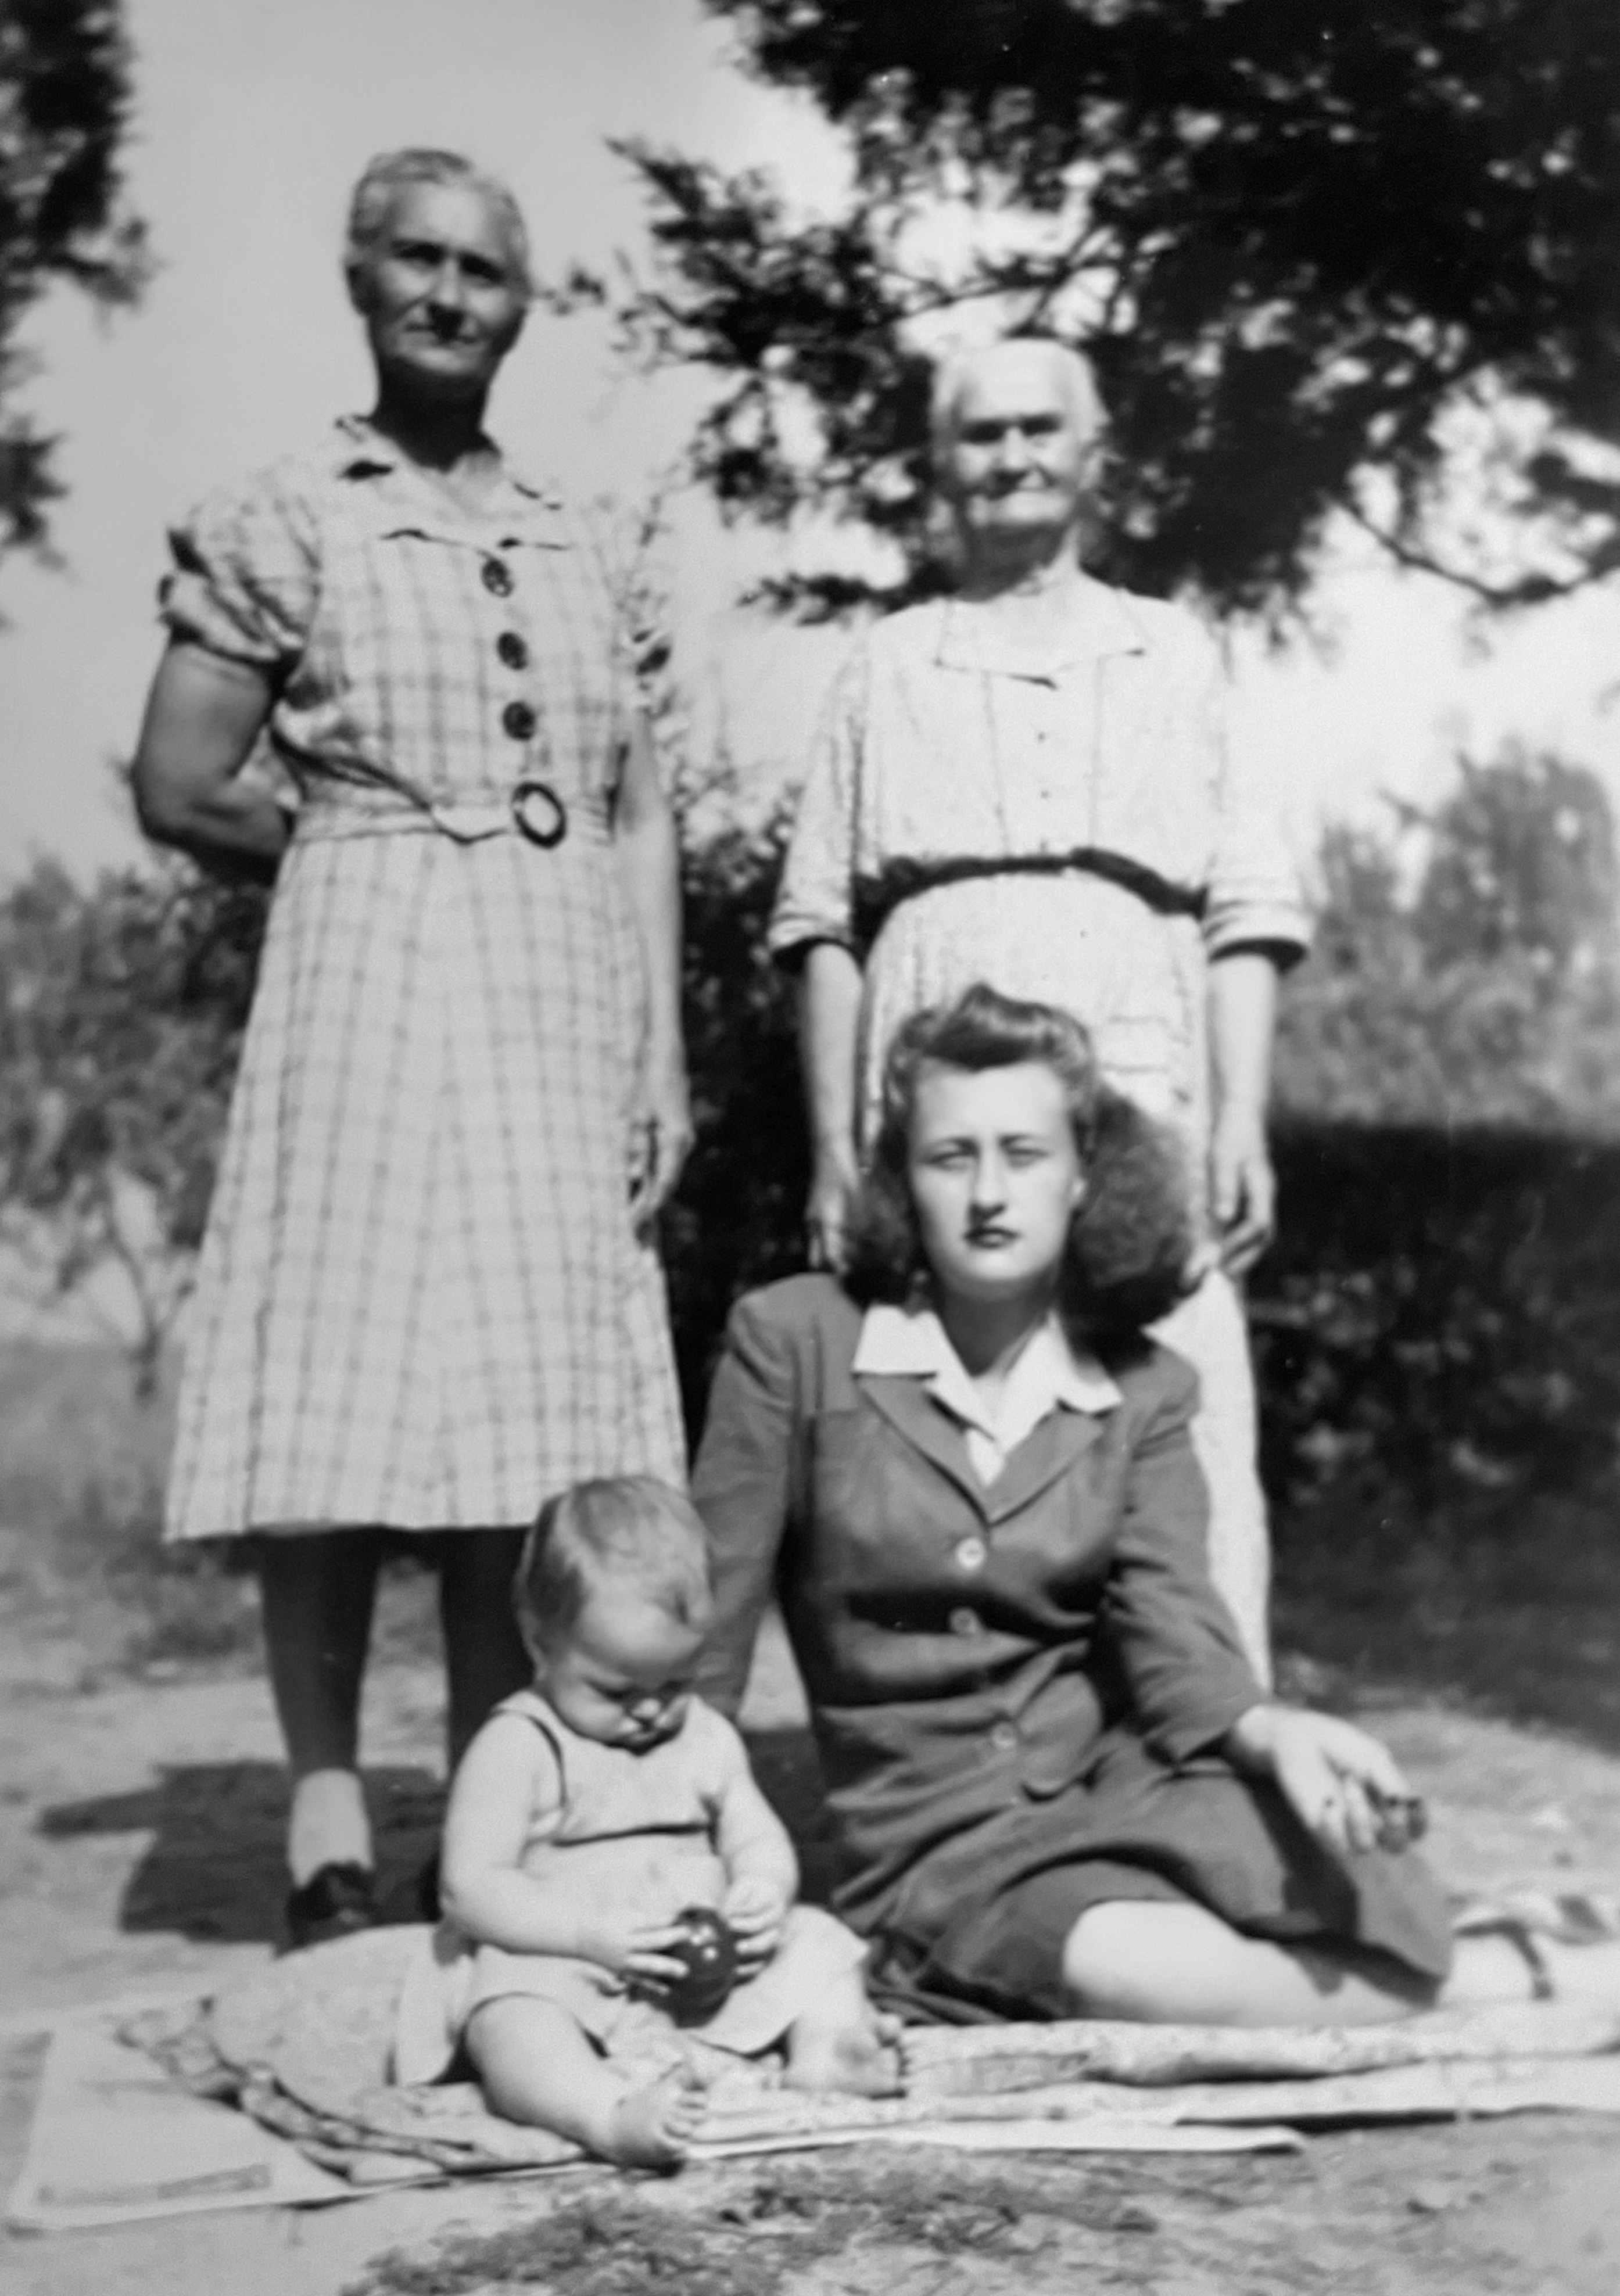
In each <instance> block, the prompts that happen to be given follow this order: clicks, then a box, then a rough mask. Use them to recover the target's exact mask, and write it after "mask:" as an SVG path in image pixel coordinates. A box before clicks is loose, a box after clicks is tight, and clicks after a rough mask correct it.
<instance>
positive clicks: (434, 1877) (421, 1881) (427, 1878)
mask: <svg viewBox="0 0 1620 2296" xmlns="http://www.w3.org/2000/svg"><path fill="white" fill-rule="evenodd" d="M441 1910H442V1909H441V1907H440V1903H439V1852H438V1851H437V1850H436V1849H435V1850H434V1852H433V1854H432V1857H430V1858H429V1859H428V1861H427V1864H426V1865H425V1866H424V1867H423V1869H422V1871H421V1873H420V1874H417V1876H416V1911H417V1913H418V1914H419V1915H421V1916H422V1919H423V1920H424V1922H436V1921H437V1920H438V1919H439V1915H440V1911H441Z"/></svg>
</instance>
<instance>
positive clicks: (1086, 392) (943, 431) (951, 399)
mask: <svg viewBox="0 0 1620 2296" xmlns="http://www.w3.org/2000/svg"><path fill="white" fill-rule="evenodd" d="M1020 344H1024V345H1028V346H1029V347H1030V348H1033V349H1037V350H1040V351H1044V352H1045V354H1046V357H1047V361H1048V365H1049V366H1050V367H1051V370H1052V373H1053V375H1054V376H1055V377H1056V379H1057V388H1058V389H1059V391H1060V392H1061V394H1062V396H1063V399H1064V403H1065V406H1067V408H1068V410H1069V413H1070V414H1071V415H1072V416H1073V420H1074V423H1075V427H1076V428H1077V429H1078V430H1081V431H1096V430H1101V428H1102V426H1103V424H1104V423H1105V422H1106V420H1107V410H1106V408H1105V406H1104V405H1103V395H1102V392H1101V391H1100V390H1099V389H1098V383H1097V370H1096V369H1095V368H1094V367H1093V365H1092V364H1091V362H1090V359H1089V358H1088V357H1086V355H1085V353H1084V351H1077V350H1076V349H1074V348H1073V345H1072V344H1069V343H1060V342H1059V341H1057V339H1056V337H1055V336H1052V335H1003V336H1001V337H1000V338H999V340H997V341H995V342H993V343H975V344H974V345H973V346H972V347H971V348H963V349H960V350H952V351H947V352H946V353H945V355H944V357H942V359H941V360H940V361H939V362H938V364H937V365H935V367H934V370H933V388H932V390H931V391H930V394H929V400H928V430H929V437H930V439H931V440H932V442H933V453H934V455H935V456H936V458H937V457H938V456H940V455H943V454H945V453H946V452H947V451H948V450H949V448H950V446H951V444H952V442H953V441H954V439H955V438H956V430H957V414H958V410H959V409H960V406H961V404H962V398H963V394H964V393H965V392H966V389H967V386H968V384H969V383H970V382H971V381H973V379H974V374H975V373H977V371H978V369H979V368H980V367H981V366H982V365H983V363H984V361H985V360H986V359H987V358H993V357H995V356H996V354H997V353H998V352H999V351H1004V350H1010V349H1013V348H1016V347H1017V346H1018V345H1020Z"/></svg>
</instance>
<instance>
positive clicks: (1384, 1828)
mask: <svg viewBox="0 0 1620 2296" xmlns="http://www.w3.org/2000/svg"><path fill="white" fill-rule="evenodd" d="M1368 1799H1369V1800H1370V1801H1371V1803H1372V1814H1373V1817H1374V1819H1375V1820H1376V1822H1377V1829H1378V1847H1379V1849H1409V1848H1410V1846H1411V1844H1412V1843H1413V1842H1414V1841H1422V1839H1423V1837H1424V1835H1425V1834H1426V1833H1427V1831H1428V1811H1427V1809H1426V1808H1424V1804H1423V1797H1422V1795H1421V1794H1386V1793H1380V1792H1378V1789H1377V1786H1369V1788H1368Z"/></svg>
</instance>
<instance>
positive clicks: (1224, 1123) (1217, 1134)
mask: <svg viewBox="0 0 1620 2296" xmlns="http://www.w3.org/2000/svg"><path fill="white" fill-rule="evenodd" d="M1209 1193H1210V1211H1211V1214H1212V1216H1213V1220H1214V1224H1215V1234H1216V1236H1217V1237H1218V1239H1219V1241H1220V1249H1221V1266H1222V1267H1224V1268H1225V1269H1226V1270H1227V1273H1228V1274H1229V1275H1245V1274H1246V1273H1247V1271H1248V1269H1249V1268H1251V1267H1253V1266H1254V1262H1255V1261H1256V1260H1257V1259H1259V1257H1260V1255H1261V1253H1262V1251H1264V1250H1265V1248H1266V1246H1267V1244H1268V1243H1270V1242H1271V1234H1272V1229H1273V1226H1274V1219H1275V1213H1276V1208H1277V1181H1276V1178H1275V1176H1274V1175H1273V1173H1272V1170H1271V1151H1270V1150H1269V1149H1268V1147H1267V1146H1266V1135H1265V1123H1264V1119H1262V1117H1261V1116H1260V1114H1259V1113H1258V1112H1257V1111H1251V1110H1248V1109H1229V1110H1226V1111H1223V1112H1222V1113H1221V1115H1220V1116H1219V1117H1217V1119H1215V1124H1214V1128H1213V1133H1212V1135H1211V1138H1210V1149H1209Z"/></svg>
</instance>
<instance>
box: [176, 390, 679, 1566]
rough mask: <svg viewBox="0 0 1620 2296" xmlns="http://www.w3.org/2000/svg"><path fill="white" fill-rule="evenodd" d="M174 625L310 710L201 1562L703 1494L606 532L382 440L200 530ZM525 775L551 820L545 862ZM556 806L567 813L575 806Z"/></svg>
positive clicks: (259, 1058) (216, 1259) (288, 707)
mask: <svg viewBox="0 0 1620 2296" xmlns="http://www.w3.org/2000/svg"><path fill="white" fill-rule="evenodd" d="M172 543H173V549H174V555H175V570H174V571H173V572H172V573H171V575H170V576H169V579H168V581H167V583H166V584H165V587H164V601H163V611H164V618H165V619H166V620H167V621H168V623H169V627H170V628H171V629H172V630H173V631H174V632H175V633H176V634H177V635H180V636H182V637H185V638H186V639H189V640H192V641H193V642H195V643H198V644H202V645H204V646H206V647H208V648H209V649H210V651H212V652H217V653H218V654H220V655H222V656H225V657H226V658H228V659H230V660H237V661H242V662H245V663H249V664H251V665H252V666H254V667H255V668H261V669H263V670H265V671H266V672H267V674H268V675H269V676H271V677H272V678H273V679H274V680H275V685H276V688H277V699H276V701H275V708H274V710H273V712H272V716H271V720H270V736H271V741H272V743H273V745H274V748H275V751H276V753H277V755H278V757H279V758H280V760H281V762H282V763H283V765H284V767H286V768H287V769H288V771H289V773H290V775H291V777H292V783H294V784H295V785H296V788H297V791H298V795H299V803H298V808H297V812H296V815H295V819H294V825H293V833H292V843H291V845H290V848H289V849H288V852H287V854H286V856H285V858H284V862H283V864H282V867H281V871H280V873H279V876H278V879H277V882H276V888H275V900H274V903H273V905H272V908H271V914H270V922H269V929H268V933H267V939H266V944H265V950H264V956H263V962H262V966H261V970H260V974H259V986H258V991H257V995H256V997H255V1000H254V1005H253V1009H252V1013H251V1018H250V1021H249V1025H248V1030H247V1037H246V1041H245V1044H244V1046H243V1059H242V1067H241V1072H240V1075H239V1078H238V1080H237V1085H236V1091H235V1097H234V1103H233V1106H232V1111H231V1119H230V1125H229V1129H228V1134H227V1137H226V1145H225V1151H224V1155H223V1159H222V1162H221V1166H220V1170H219V1177H218V1184H217V1186H216V1190H215V1195H214V1201H213V1205H212V1209H211V1211H210V1221H209V1228H208V1234H207V1236H206V1238H205V1241H204V1244H203V1250H202V1256H201V1266H200V1269H199V1275H198V1284H197V1293H196V1298H195V1301H194V1303H193V1320H192V1326H191V1332H190V1336H189V1342H188V1347H187V1351H186V1364H185V1377H184V1380H183V1383H182V1392H181V1399H180V1415H179V1428H178V1433H177V1444H176V1451H175V1458H174V1464H173V1469H172V1473H171V1479H170V1486H169V1523H168V1530H169V1537H170V1538H177V1539H187V1538H204V1537H210V1536H217V1535H219V1534H221V1533H236V1532H243V1531H248V1530H254V1529H317V1528H324V1527H335V1526H340V1525H349V1524H386V1525H391V1526H394V1527H397V1528H399V1529H481V1528H490V1527H498V1526H503V1525H506V1526H510V1525H518V1524H522V1523H524V1522H527V1521H530V1519H531V1518H532V1516H533V1514H534V1513H535V1510H536V1508H537V1507H538V1506H539V1504H540V1502H541V1501H542V1500H543V1499H544V1498H546V1497H547V1496H548V1495H549V1494H550V1493H552V1492H554V1491H555V1490H557V1489H559V1488H562V1487H563V1486H564V1485H566V1484H568V1483H570V1482H572V1481H574V1480H578V1479H579V1478H580V1477H582V1476H588V1475H598V1474H604V1473H619V1472H637V1471H640V1472H651V1473H654V1474H659V1475H662V1476H664V1477H666V1478H668V1479H670V1480H674V1481H677V1482H678V1481H680V1480H682V1479H683V1477H684V1447H683V1441H682V1436H681V1429H680V1419H679V1409H678V1395H677V1389H676V1384H675V1375H674V1366H673V1359H672V1354H671V1349H670V1337H669V1329H668V1321H667V1316H666V1311H665V1306H664V1297H663V1287H662V1275H661V1272H660V1269H659V1267H658V1264H657V1261H656V1259H655V1257H654V1253H653V1251H651V1249H650V1248H649V1247H647V1246H646V1245H644V1244H643V1243H641V1242H638V1241H637V1238H636V1235H635V1234H634V1231H633V1228H632V1226H631V1221H630V1216H629V1199H628V1190H627V1150H628V1144H629V1126H630V1122H631V1119H632V1116H633V1113H634V1109H635V1102H636V1094H637V1082H638V1074H639V1062H640V1057H641V1053H642V1047H643V1041H644V1037H645V1027H646V1013H645V1004H646V999H645V980H644V972H643V955H642V948H641V943H640V939H639V935H638V932H637V925H636V921H635V918H634V916H633V914H632V913H631V911H630V908H629V903H628V899H627V896H626V891H625V888H624V885H623V881H622V876H621V865H620V862H619V858H618V856H617V854H616V851H615V848H614V843H613V802H614V797H615V792H616V783H617V776H618V772H619V765H620V758H621V746H622V737H623V734H624V731H625V725H626V713H627V711H628V709H629V708H630V706H631V701H632V697H631V694H630V692H629V674H628V671H627V669H626V667H625V665H624V664H623V662H622V660H621V657H620V653H619V650H618V648H617V646H616V644H615V640H614V632H613V614H612V609H611V602H610V595H609V591H608V586H607V584H606V581H605V579H604V573H603V570H602V567H601V564H600V562H599V560H598V558H597V555H596V553H595V551H594V550H593V547H592V545H591V541H590V538H589V537H588V535H587V534H586V533H585V532H584V531H583V530H582V529H580V527H579V526H578V525H577V524H575V523H574V522H573V521H571V520H570V519H569V518H568V516H567V515H566V514H565V513H564V512H563V510H562V508H561V507H560V505H559V504H557V503H556V502H555V500H553V499H552V498H550V497H548V496H546V495H544V494H542V493H540V492H539V491H538V490H537V489H535V488H531V487H530V486H528V485H526V484H524V483H523V482H522V480H519V479H518V478H516V477H515V476H514V474H512V473H511V472H510V471H503V472H502V475H501V479H500V483H499V485H498V488H496V489H495V491H494V492H493V493H492V494H491V496H489V498H488V500H487V501H486V502H485V504H483V505H482V506H481V509H480V510H479V511H478V512H476V513H475V514H474V513H469V512H465V511H464V510H462V509H461V508H459V507H457V506H456V505H455V504H453V503H452V502H451V501H450V500H449V499H448V497H447V496H445V495H444V494H443V493H442V492H441V491H440V489H439V488H437V487H436V486H435V484H434V482H433V481H432V479H431V478H430V477H428V475H427V474H426V473H424V472H423V471H419V470H417V469H416V468H415V467H414V466H413V465H411V464H410V463H408V462H407V461H406V460H404V459H403V458H402V457H401V456H400V455H399V454H398V453H397V451H396V450H395V449H394V448H393V447H392V446H391V444H390V442H389V441H388V440H386V439H382V437H381V436H380V435H379V434H377V433H375V432H374V431H373V430H371V429H370V428H369V426H367V425H366V424H365V423H364V422H358V421H354V420H348V421H345V422H342V423H340V425H339V426H338V430H337V433H336V436H335V438H333V439H330V440H329V441H328V443H327V444H326V445H325V447H324V448H322V449H321V450H319V451H317V452H316V453H314V454H310V455H301V456H298V457H296V458H292V459H289V460H288V461H286V462H284V463H280V464H278V465H276V466H275V467H274V468H273V469H271V470H270V471H267V472H265V473H263V474H262V475H260V476H259V477H258V478H256V479H255V480H251V481H250V482H249V484H248V485H247V486H246V488H243V489H241V490H239V491H236V492H234V493H230V494H226V495H221V496H216V497H214V498H212V499H210V501H209V502H207V503H205V504H203V505H202V507H201V509H200V510H199V511H198V512H196V513H195V514H194V516H193V519H192V520H191V521H190V522H189V523H188V524H187V525H186V526H185V528H183V529H180V530H179V531H178V532H177V533H176V534H175V535H174V536H173V537H172ZM525 777H533V778H536V779H539V780H540V781H542V782H543V783H545V785H546V790H547V791H548V792H551V793H552V794H549V795H546V794H543V795H542V796H541V797H539V799H537V800H536V808H535V819H536V824H537V825H538V826H539V828H541V830H542V831H544V832H547V833H548V834H549V833H550V832H553V831H554V830H555V829H556V828H557V827H558V826H559V825H560V826H561V827H562V828H563V834H562V836H561V839H560V840H559V841H557V842H555V844H553V845H551V846H550V847H549V848H548V849H547V848H543V847H541V846H540V845H538V844H535V843H531V842H530V840H528V839H527V838H525V837H522V836H520V835H519V834H518V833H517V832H516V829H515V826H514V817H513V813H512V810H511V797H512V791H513V789H514V783H516V782H517V781H518V780H520V779H522V778H525ZM554 798H555V800H556V802H554Z"/></svg>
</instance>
